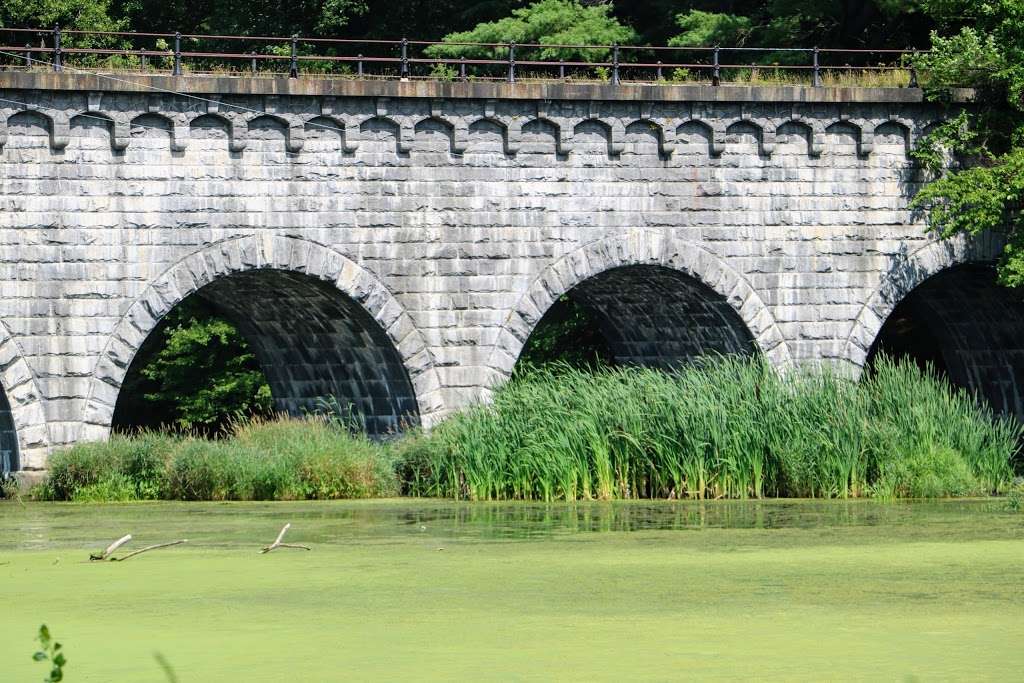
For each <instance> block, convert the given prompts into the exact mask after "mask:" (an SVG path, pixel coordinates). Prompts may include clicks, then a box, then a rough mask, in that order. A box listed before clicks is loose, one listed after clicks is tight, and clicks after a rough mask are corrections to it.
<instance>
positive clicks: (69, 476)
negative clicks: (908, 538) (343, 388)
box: [38, 358, 1021, 501]
mask: <svg viewBox="0 0 1024 683" xmlns="http://www.w3.org/2000/svg"><path fill="white" fill-rule="evenodd" d="M1020 437H1021V428H1020V426H1019V425H1018V423H1017V422H1016V421H1014V420H1012V419H1008V418H997V417H996V416H994V415H993V414H992V412H991V411H990V410H989V409H988V408H986V407H982V406H979V405H978V404H977V403H976V402H975V401H974V400H973V398H972V397H970V396H968V395H967V394H966V393H964V392H963V391H959V390H955V389H953V388H951V387H950V386H949V384H948V383H947V382H946V381H945V380H943V379H939V378H937V377H935V376H933V375H931V374H929V373H926V372H922V371H921V370H919V369H918V368H917V367H916V366H915V365H913V364H907V363H894V362H891V361H887V360H884V359H883V360H881V361H880V362H879V363H877V364H876V366H875V369H874V371H873V372H872V373H871V374H870V375H869V376H868V377H865V378H864V379H863V380H862V381H860V382H857V383H854V382H851V381H849V380H846V379H843V378H842V377H839V376H837V375H835V374H832V373H830V372H828V371H823V370H822V371H791V372H788V373H783V374H779V373H777V372H776V371H775V370H773V369H772V368H771V367H770V366H768V365H767V364H766V363H765V362H764V361H762V360H758V359H754V360H744V359H739V358H715V359H708V360H705V361H703V362H700V363H696V364H693V365H690V366H687V367H684V368H681V369H679V370H677V371H675V372H671V373H666V372H662V371H659V370H653V369H644V368H618V369H604V370H597V371H595V370H581V369H578V368H573V367H570V366H568V365H556V366H545V367H544V368H541V369H534V370H531V371H527V372H525V373H523V374H522V375H517V376H516V378H514V379H513V380H511V381H510V382H509V383H507V384H506V385H504V386H503V387H501V388H500V389H499V390H498V391H497V392H496V393H495V396H494V401H493V402H492V403H491V404H489V405H479V406H476V407H473V408H470V409H469V410H466V411H464V412H461V413H458V414H456V415H454V416H452V417H451V418H449V419H448V420H447V421H445V422H443V423H442V424H440V425H438V426H437V427H435V428H434V429H433V430H432V431H430V432H423V431H412V432H409V433H406V434H405V435H404V436H403V437H401V438H397V439H394V440H392V441H388V442H384V443H379V442H373V441H371V440H369V439H368V438H366V437H364V436H360V435H358V434H356V435H354V434H353V431H352V425H351V424H349V421H347V420H345V419H339V418H334V419H332V418H330V417H308V418H305V419H290V418H280V419H276V420H254V421H250V422H245V423H240V424H237V425H235V426H234V427H233V428H232V430H231V432H230V433H229V434H227V435H225V437H224V438H221V439H216V440H209V439H204V438H198V437H191V436H183V435H175V434H169V433H156V432H142V433H140V434H137V435H134V436H115V437H113V438H112V439H111V440H110V441H108V442H106V443H84V444H79V445H77V446H74V447H73V448H70V449H68V450H66V451H62V452H59V453H56V454H54V455H53V456H52V457H51V459H50V473H49V477H48V479H47V481H46V483H45V484H44V485H43V488H42V489H41V491H39V492H38V493H39V494H40V495H41V497H44V498H50V499H55V500H79V501H99V500H139V499H156V498H162V499H177V500H282V499H284V500H301V499H329V498H367V497H377V496H392V495H398V493H399V492H400V491H401V492H404V493H407V494H410V495H415V496H439V497H446V498H466V499H473V500H510V499H517V500H581V499H583V500H589V499H598V500H609V499H618V498H684V497H685V498H697V499H705V498H759V497H765V496H792V497H816V498H837V497H838V498H843V497H860V496H873V497H878V498H886V499H889V498H904V497H940V496H960V495H971V494H985V493H998V492H1002V491H1005V490H1007V488H1008V486H1009V484H1010V483H1011V479H1012V476H1013V470H1012V467H1011V465H1010V462H1011V458H1012V457H1013V455H1014V453H1015V451H1016V448H1017V444H1018V443H1019V440H1020Z"/></svg>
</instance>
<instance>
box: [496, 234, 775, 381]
mask: <svg viewBox="0 0 1024 683" xmlns="http://www.w3.org/2000/svg"><path fill="white" fill-rule="evenodd" d="M634 266H645V267H651V266H653V267H654V268H645V269H644V271H645V272H644V274H643V276H641V277H639V278H634V281H635V282H642V287H641V289H642V291H640V290H638V292H637V293H640V294H641V295H642V293H643V292H647V291H649V292H655V291H659V290H660V291H662V292H663V293H666V292H667V293H669V294H670V295H671V294H680V293H684V294H685V293H691V294H693V295H694V296H696V297H698V298H699V302H698V303H699V304H700V305H699V306H698V307H699V308H700V309H701V310H700V311H695V310H690V311H684V312H683V313H684V314H692V313H696V314H697V315H702V316H708V317H711V318H717V319H719V320H722V321H723V322H724V318H725V317H734V318H735V319H736V320H738V321H740V322H742V325H743V326H745V328H746V330H745V331H744V334H743V335H740V334H739V333H738V332H730V331H725V332H723V334H722V335H718V336H719V337H720V338H718V339H716V342H715V343H714V344H713V346H714V347H715V348H714V350H723V351H724V350H730V349H733V348H737V347H738V346H739V345H741V344H743V343H745V341H748V340H743V339H741V338H740V337H741V336H746V332H749V341H752V342H753V343H754V345H755V347H756V349H757V350H759V351H760V352H761V353H763V354H764V356H765V357H766V358H768V359H769V360H770V361H771V362H772V363H773V364H774V365H775V366H777V367H778V366H786V365H789V364H790V363H791V362H792V358H791V356H790V352H789V348H788V346H787V345H786V343H785V339H784V338H783V336H782V332H781V331H780V330H779V328H778V326H777V325H776V323H775V318H774V317H773V316H772V314H771V311H769V309H768V307H767V306H766V305H765V303H764V302H763V301H762V300H761V297H760V296H759V295H758V294H757V292H756V291H754V289H753V287H751V285H750V284H749V283H748V282H747V281H746V280H745V279H744V278H743V276H742V275H741V274H739V273H738V272H737V271H736V270H734V269H733V268H732V267H730V266H729V265H728V264H727V263H726V262H725V261H724V259H722V258H721V257H719V256H717V255H715V254H713V253H712V252H710V251H708V250H707V249H704V248H703V247H700V246H698V245H696V244H694V243H692V242H688V241H685V240H681V239H678V238H675V237H673V236H672V235H670V234H667V233H665V232H661V231H655V230H634V231H631V232H629V233H628V234H626V235H623V236H617V237H608V238H605V239H601V240H597V241H594V242H589V243H587V244H584V245H583V246H580V247H578V248H576V249H575V250H573V251H571V252H569V253H568V254H566V255H564V256H562V257H561V258H559V259H558V260H557V261H555V262H554V263H552V264H551V265H549V266H548V267H547V268H545V269H544V271H543V272H542V273H541V274H540V275H538V276H537V277H536V278H535V279H534V280H533V282H532V283H531V285H530V287H529V288H528V289H527V290H526V292H525V293H524V294H523V295H522V296H521V297H520V298H519V300H518V301H517V303H516V304H515V306H514V307H513V309H512V311H511V312H510V314H509V316H508V318H507V319H506V320H505V323H504V325H503V326H502V329H501V331H500V332H499V334H498V339H497V342H496V343H495V346H494V350H493V351H492V353H491V356H490V360H489V367H490V368H491V370H492V371H493V372H495V373H498V377H497V379H501V378H503V377H508V376H509V375H511V373H512V370H513V368H514V366H515V363H516V361H517V360H518V358H519V355H520V353H521V351H522V349H523V347H524V345H525V344H526V342H527V340H528V339H529V337H530V334H531V333H532V332H533V330H534V328H535V327H536V325H537V323H538V322H539V321H540V320H541V318H542V317H543V316H544V314H545V313H546V312H547V311H548V310H549V309H550V308H551V306H552V305H553V304H554V303H555V302H556V301H557V300H558V299H559V298H560V297H561V296H563V295H565V294H567V293H569V292H570V291H573V290H577V291H579V290H580V288H581V287H582V289H583V290H586V291H585V294H586V296H587V297H588V298H589V299H590V301H591V302H592V304H593V305H594V306H595V307H596V308H599V309H600V308H604V309H605V312H606V313H607V314H613V313H614V310H613V309H614V308H618V310H620V311H626V312H628V308H629V307H630V306H632V305H633V304H635V303H636V302H630V301H626V300H621V301H620V302H618V303H616V304H614V305H613V304H612V303H611V302H612V298H613V293H614V291H615V289H616V287H618V286H619V285H621V284H622V275H623V274H624V273H625V272H626V271H627V270H628V269H630V268H631V267H634ZM708 294H711V295H713V297H709V296H706V295H708ZM712 299H716V300H718V301H712ZM719 302H721V304H722V306H719V305H718V303H719ZM679 303H680V306H681V307H682V306H685V303H684V302H679ZM726 309H728V310H726ZM648 318H649V316H648ZM629 336H630V335H629V334H628V332H627V333H625V334H619V337H621V338H620V339H617V340H613V343H618V344H619V345H620V349H621V353H622V354H623V356H624V357H625V358H626V360H627V362H641V363H644V364H654V365H661V364H663V363H662V362H660V361H659V359H658V358H655V357H654V356H655V355H657V354H651V353H650V352H646V351H644V349H643V347H644V346H645V344H646V345H649V341H650V340H645V339H640V338H635V337H634V338H631V339H630V338H627V337H629ZM668 343H669V344H670V345H671V344H675V345H677V346H679V345H680V344H682V345H683V346H685V341H681V340H678V339H673V340H668ZM666 355H672V356H674V357H676V358H681V357H685V356H688V355H690V353H689V352H688V351H687V350H686V349H685V348H679V349H675V350H672V353H671V354H661V356H662V359H664V358H665V357H666Z"/></svg>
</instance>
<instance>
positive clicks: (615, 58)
mask: <svg viewBox="0 0 1024 683" xmlns="http://www.w3.org/2000/svg"><path fill="white" fill-rule="evenodd" d="M618 84H619V44H618V43H615V44H614V45H612V85H618Z"/></svg>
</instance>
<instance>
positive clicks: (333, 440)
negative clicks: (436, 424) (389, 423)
mask: <svg viewBox="0 0 1024 683" xmlns="http://www.w3.org/2000/svg"><path fill="white" fill-rule="evenodd" d="M397 493H398V481H397V478H396V476H395V470H394V466H393V465H392V463H391V460H390V458H389V455H388V453H387V452H386V450H385V449H384V448H382V447H381V446H379V445H377V444H374V443H372V442H370V441H369V440H368V439H366V438H365V437H361V436H353V435H351V434H350V433H349V432H348V431H347V430H345V429H343V428H341V427H339V426H338V425H336V424H334V423H332V422H331V421H329V420H326V419H322V418H312V417H311V418H306V419H287V418H282V419H277V420H253V421H248V422H245V423H241V424H239V425H236V426H235V427H234V428H233V429H232V431H231V432H230V433H229V434H227V435H226V436H225V437H224V438H221V439H214V440H211V439H205V438H200V437H193V436H182V435H177V434H172V433H166V432H141V433H139V434H136V435H130V436H113V437H112V438H111V439H110V440H109V441H107V442H105V443H83V444H79V445H76V446H74V447H72V448H69V449H68V450H65V451H61V452H58V453H55V454H54V455H53V456H52V457H51V458H50V471H49V476H48V478H47V481H46V483H45V485H44V486H43V488H42V490H41V492H40V494H41V496H42V497H45V498H52V499H54V500H80V501H95V500H119V501H120V500H146V499H161V498H162V499H170V500H303V499H312V498H367V497H378V496H391V495H396V494H397Z"/></svg>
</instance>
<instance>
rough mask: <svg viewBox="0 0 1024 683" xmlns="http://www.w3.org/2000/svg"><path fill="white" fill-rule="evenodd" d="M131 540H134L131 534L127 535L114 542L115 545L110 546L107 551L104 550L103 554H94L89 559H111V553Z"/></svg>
mask: <svg viewBox="0 0 1024 683" xmlns="http://www.w3.org/2000/svg"><path fill="white" fill-rule="evenodd" d="M130 540H132V535H131V534H125V535H124V536H122V537H121V538H119V539H117V540H116V541H114V542H113V543H111V544H110V545H108V546H107V549H106V550H104V551H103V552H102V553H101V554H99V555H97V554H95V553H92V554H91V555H89V559H90V560H105V559H107V558H108V557H110V553H112V552H114V551H115V550H117V549H118V548H120V547H121V546H123V545H124V544H125V543H127V542H128V541H130Z"/></svg>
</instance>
